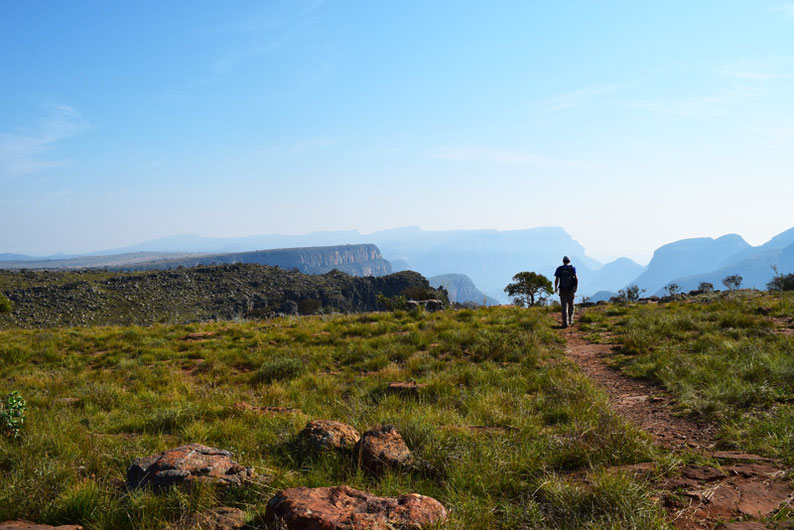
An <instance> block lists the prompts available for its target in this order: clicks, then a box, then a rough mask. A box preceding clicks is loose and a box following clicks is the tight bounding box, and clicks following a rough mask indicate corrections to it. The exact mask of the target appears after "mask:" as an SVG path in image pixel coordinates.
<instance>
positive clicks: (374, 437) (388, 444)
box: [356, 425, 414, 472]
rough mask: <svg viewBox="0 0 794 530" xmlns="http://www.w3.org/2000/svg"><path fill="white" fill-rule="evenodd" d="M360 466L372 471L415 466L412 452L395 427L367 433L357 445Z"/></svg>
mask: <svg viewBox="0 0 794 530" xmlns="http://www.w3.org/2000/svg"><path fill="white" fill-rule="evenodd" d="M356 451H357V453H358V462H359V465H361V466H363V467H365V468H367V469H369V470H370V471H376V472H377V471H381V470H383V469H384V468H401V467H409V466H411V465H413V464H414V458H413V455H412V454H411V450H410V449H408V446H407V445H406V444H405V440H403V437H402V436H401V435H400V433H399V432H397V429H395V428H394V426H393V425H383V426H381V427H378V428H377V429H372V430H369V431H367V432H365V433H364V434H363V435H362V436H361V440H359V442H358V444H357V445H356Z"/></svg>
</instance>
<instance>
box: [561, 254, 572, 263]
mask: <svg viewBox="0 0 794 530" xmlns="http://www.w3.org/2000/svg"><path fill="white" fill-rule="evenodd" d="M562 262H563V263H564V264H566V265H568V264H569V263H570V262H571V258H569V257H568V256H563V257H562Z"/></svg>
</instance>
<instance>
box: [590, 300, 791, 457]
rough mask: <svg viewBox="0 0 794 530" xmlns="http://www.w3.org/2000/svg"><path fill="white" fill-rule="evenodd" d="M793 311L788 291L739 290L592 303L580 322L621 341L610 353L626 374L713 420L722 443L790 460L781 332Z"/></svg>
mask: <svg viewBox="0 0 794 530" xmlns="http://www.w3.org/2000/svg"><path fill="white" fill-rule="evenodd" d="M618 309H619V310H618ZM792 317H794V293H782V294H781V293H760V292H756V291H737V292H733V293H712V294H709V295H706V296H701V297H698V298H696V299H694V300H693V299H688V300H682V301H676V302H669V303H665V304H635V305H626V306H620V307H615V306H613V305H606V306H598V307H595V308H591V309H588V310H587V312H586V314H585V315H583V316H582V318H581V319H580V322H582V326H583V329H585V330H586V331H588V332H591V333H594V334H603V333H604V332H609V333H611V334H612V339H611V340H613V341H617V342H619V343H620V344H621V345H622V347H621V352H620V354H619V355H617V356H616V357H615V360H616V361H617V362H618V364H619V365H620V366H621V368H622V370H623V372H624V373H626V374H627V375H630V376H632V377H637V378H644V379H648V380H651V381H654V382H656V383H658V384H660V385H661V386H663V387H664V388H666V389H667V390H669V391H670V392H671V393H672V395H673V396H675V398H676V400H677V402H678V404H679V405H680V407H681V409H682V411H683V412H685V413H689V414H692V415H695V416H699V417H702V418H706V419H709V420H712V421H715V422H717V423H718V424H719V425H720V427H721V434H720V443H721V444H722V446H723V447H725V448H731V449H741V450H744V451H752V452H758V453H760V454H763V455H767V456H772V457H775V458H778V459H780V460H782V461H784V462H786V463H787V464H789V465H792V464H794V355H792V352H794V335H792V334H790V332H789V333H784V332H782V331H781V327H785V326H790V325H791V323H790V319H792ZM602 336H603V335H602Z"/></svg>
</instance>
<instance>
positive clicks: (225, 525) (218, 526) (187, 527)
mask: <svg viewBox="0 0 794 530" xmlns="http://www.w3.org/2000/svg"><path fill="white" fill-rule="evenodd" d="M178 528H180V530H239V529H241V528H245V512H244V511H242V510H241V509H239V508H228V507H226V506H221V507H220V508H213V509H211V510H207V511H206V512H201V513H197V514H195V515H192V516H191V517H189V518H188V519H187V521H185V523H184V524H181V525H179V526H178Z"/></svg>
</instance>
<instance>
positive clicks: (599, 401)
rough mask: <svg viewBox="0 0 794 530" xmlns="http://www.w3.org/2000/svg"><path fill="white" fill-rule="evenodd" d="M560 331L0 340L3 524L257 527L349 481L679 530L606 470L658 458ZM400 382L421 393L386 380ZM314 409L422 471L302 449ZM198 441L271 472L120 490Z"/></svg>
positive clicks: (484, 514)
mask: <svg viewBox="0 0 794 530" xmlns="http://www.w3.org/2000/svg"><path fill="white" fill-rule="evenodd" d="M629 318H630V317H629ZM551 324H552V319H551V318H550V315H549V313H548V312H547V311H546V310H544V309H531V310H522V309H513V308H483V309H479V310H461V311H445V312H440V313H433V314H426V313H423V312H413V313H408V312H402V311H397V312H395V313H369V314H359V315H352V316H317V317H301V318H281V319H274V320H268V321H247V322H246V321H243V322H213V323H204V324H190V325H154V326H151V327H113V326H111V327H85V328H57V329H44V330H20V329H13V330H6V331H0V388H3V389H7V390H8V391H11V390H17V391H19V392H20V393H21V394H22V395H23V397H24V398H25V399H26V400H27V402H28V417H27V422H26V424H25V426H24V429H23V432H22V436H21V438H20V439H17V440H11V439H0V520H5V519H17V518H24V519H30V520H34V521H37V522H42V523H48V524H65V523H72V524H83V525H85V527H86V528H87V529H105V528H106V529H111V528H112V529H115V528H167V527H169V526H171V525H173V524H175V523H178V522H179V521H181V520H184V519H185V518H187V517H188V516H189V515H190V514H192V513H195V512H197V511H200V510H202V509H205V508H207V507H211V506H214V505H227V506H237V507H240V508H242V509H244V510H245V511H246V514H247V516H248V518H249V521H251V522H253V521H256V520H257V516H258V515H261V514H262V513H263V512H264V509H265V505H266V503H267V500H268V499H269V498H270V497H271V496H272V495H273V493H274V492H275V491H276V490H279V489H282V488H286V487H293V486H329V485H337V484H342V483H344V484H349V485H351V486H353V487H356V488H359V489H364V490H368V491H371V492H373V493H376V494H380V495H399V494H402V493H406V492H418V493H422V494H425V495H430V496H433V497H435V498H437V499H439V500H440V501H441V502H442V503H443V504H444V505H445V506H447V507H448V509H449V510H450V519H449V521H448V523H447V525H446V526H447V527H449V528H666V523H665V522H664V512H663V510H662V509H661V508H660V507H659V506H658V504H657V503H656V501H655V500H654V499H653V498H652V492H651V491H650V490H649V489H648V488H647V487H646V486H645V485H644V484H642V483H640V482H637V481H635V480H634V479H632V478H629V477H626V476H623V475H621V474H615V473H608V472H606V471H605V470H606V469H607V468H609V467H610V466H616V465H621V464H630V463H635V462H639V461H647V460H649V459H654V458H656V459H658V458H662V457H661V456H660V454H659V453H658V451H657V450H656V449H655V448H654V447H653V446H652V444H651V443H650V441H649V439H648V437H647V436H646V435H644V434H643V433H641V432H638V431H637V430H636V429H634V428H632V427H631V426H629V425H627V424H626V423H625V422H624V421H623V420H622V419H621V418H619V417H617V416H616V415H614V414H613V413H611V412H610V410H609V409H608V407H607V402H606V397H605V395H604V394H603V393H602V392H601V391H599V390H598V389H596V388H595V387H594V386H593V385H592V383H591V382H590V381H589V380H588V379H587V378H586V377H584V376H583V375H582V373H581V372H580V371H579V370H578V369H577V368H576V367H575V366H574V365H572V364H571V363H570V362H569V361H567V360H566V359H565V358H564V355H563V350H562V339H561V338H560V336H559V334H558V333H557V332H556V331H554V330H553V329H552V327H551ZM406 380H415V381H417V382H421V383H426V384H427V387H425V388H423V389H422V390H421V391H419V392H418V393H417V394H416V395H410V394H396V393H390V392H389V391H388V390H387V386H388V383H389V382H392V381H406ZM67 398H69V399H67ZM240 401H244V402H246V403H250V404H252V405H255V406H281V407H292V408H298V409H300V410H301V411H302V413H297V414H274V415H266V414H260V413H257V412H256V411H251V410H241V409H239V408H237V407H235V406H234V404H235V403H237V402H240ZM313 419H334V420H339V421H343V422H346V423H349V424H351V425H353V426H355V427H356V428H357V429H359V431H362V432H363V431H364V430H366V429H369V428H372V427H375V426H378V425H381V424H384V423H391V424H393V425H395V426H396V427H397V429H398V430H399V431H400V432H401V433H402V435H403V436H404V438H405V439H406V442H407V444H408V446H409V447H410V448H411V449H412V450H413V451H414V453H415V454H416V455H417V456H418V457H420V458H421V459H423V460H424V461H427V462H428V465H427V466H425V467H423V468H422V469H421V470H415V471H410V472H406V471H403V472H390V473H386V474H385V475H383V476H373V475H370V474H368V473H366V472H364V471H362V470H359V469H358V468H357V467H356V466H355V465H354V464H353V462H352V459H351V458H350V457H349V456H346V455H340V454H320V455H314V454H307V453H305V452H303V451H301V450H299V444H297V443H296V435H297V433H298V432H299V431H300V430H301V429H302V428H303V427H304V425H305V424H306V423H307V422H308V421H309V420H313ZM472 425H479V426H493V427H510V429H503V430H498V429H497V430H494V431H491V432H475V431H472V430H467V429H465V428H461V427H462V426H463V427H465V426H472ZM189 442H198V443H203V444H206V445H210V446H214V447H219V448H223V449H228V450H230V451H232V453H233V454H234V458H235V459H236V460H237V461H238V462H240V463H241V464H243V465H246V466H254V467H255V468H256V469H257V471H258V472H259V473H264V474H269V475H272V477H273V479H272V482H271V483H270V484H267V485H260V486H256V487H252V486H247V487H243V488H232V489H227V490H223V491H221V490H216V489H214V488H212V487H211V486H201V487H199V488H194V489H185V488H172V489H170V490H167V491H165V492H161V493H155V492H152V491H146V490H135V491H128V490H127V489H126V488H125V487H124V486H123V484H122V481H123V479H124V476H125V470H126V467H127V466H128V465H129V463H130V462H131V461H132V459H133V458H135V457H138V456H143V455H148V454H152V453H154V452H157V451H161V450H163V449H166V448H170V447H175V446H177V445H180V444H183V443H189ZM582 478H584V479H586V480H582Z"/></svg>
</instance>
